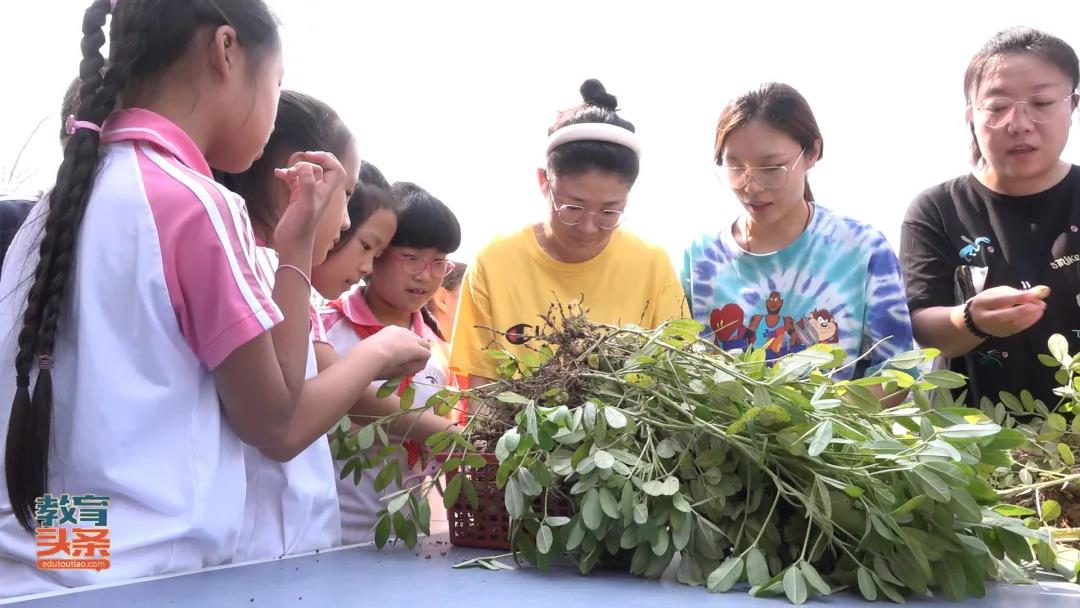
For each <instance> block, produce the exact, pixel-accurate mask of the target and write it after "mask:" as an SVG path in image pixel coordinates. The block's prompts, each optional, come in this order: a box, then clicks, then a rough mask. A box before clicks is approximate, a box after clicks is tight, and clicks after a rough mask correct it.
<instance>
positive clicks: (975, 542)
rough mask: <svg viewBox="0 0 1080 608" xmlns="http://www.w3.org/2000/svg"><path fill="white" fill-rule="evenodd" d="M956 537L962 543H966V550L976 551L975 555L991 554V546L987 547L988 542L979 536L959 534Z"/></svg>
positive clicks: (969, 551)
mask: <svg viewBox="0 0 1080 608" xmlns="http://www.w3.org/2000/svg"><path fill="white" fill-rule="evenodd" d="M956 539H957V540H958V541H960V544H961V545H964V550H965V551H967V552H968V553H974V554H975V555H990V547H987V546H986V543H984V542H983V541H982V539H981V538H979V537H978V536H968V535H967V534H957V535H956Z"/></svg>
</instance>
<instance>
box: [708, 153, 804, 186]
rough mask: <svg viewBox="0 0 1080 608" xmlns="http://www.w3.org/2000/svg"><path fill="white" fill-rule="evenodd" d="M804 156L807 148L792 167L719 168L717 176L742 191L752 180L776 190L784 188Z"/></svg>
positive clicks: (730, 166) (717, 168)
mask: <svg viewBox="0 0 1080 608" xmlns="http://www.w3.org/2000/svg"><path fill="white" fill-rule="evenodd" d="M803 154H806V148H803V149H802V151H800V152H799V155H798V156H797V157H795V161H794V162H792V163H791V167H790V168H789V167H786V166H784V165H775V166H772V167H736V166H732V165H729V166H718V167H716V176H717V177H718V178H719V177H721V176H723V179H725V180H727V182H728V183H729V184H730V185H731V187H732V188H734V189H736V190H740V189H742V188H745V187H746V186H748V185H749V184H750V179H753V180H754V181H755V182H757V185H759V186H761V187H762V188H765V189H767V190H775V189H777V188H783V187H784V184H787V180H788V175H789V174H790V173H791V171H792V170H794V169H795V165H797V164H799V161H800V160H802V157H803Z"/></svg>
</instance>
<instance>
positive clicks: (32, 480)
mask: <svg viewBox="0 0 1080 608" xmlns="http://www.w3.org/2000/svg"><path fill="white" fill-rule="evenodd" d="M110 13H112V19H111V23H110V25H109V28H110V29H109V36H108V41H109V43H110V44H109V47H110V48H109V60H108V62H106V60H105V57H104V56H103V55H102V53H101V48H102V46H104V44H105V42H106V35H105V25H106V22H107V21H109V15H110ZM222 25H229V26H232V27H233V28H234V29H235V30H236V32H237V40H238V42H240V43H241V44H243V45H245V47H246V48H247V49H248V52H252V53H256V54H257V55H256V56H265V54H266V52H267V51H268V50H270V49H277V48H278V47H279V45H280V40H279V38H278V31H277V20H276V18H275V17H274V16H273V15H272V14H271V12H270V10H269V9H268V8H267V7H266V5H265V4H264V3H263V1H262V0H185V1H184V2H176V1H175V0H120V1H119V2H118V3H116V7H115V11H114V9H113V2H111V1H110V0H94V2H93V3H92V4H91V5H90V7H89V8H87V9H86V12H85V14H84V16H83V23H82V33H83V38H82V42H81V44H80V46H81V48H82V56H83V58H82V62H81V63H80V64H79V82H80V84H79V89H78V99H79V103H78V109H77V110H76V112H75V118H76V119H78V120H80V121H86V122H90V123H93V124H96V125H101V124H102V123H103V122H104V121H105V119H106V118H107V117H108V116H109V114H110V113H111V112H112V111H113V109H114V108H115V107H116V106H117V102H118V99H119V98H120V96H121V93H122V92H124V91H125V90H127V89H130V88H133V87H136V86H138V85H140V84H143V83H147V82H150V81H152V80H153V79H154V78H155V77H158V76H160V75H161V74H162V73H163V72H164V71H165V70H166V69H167V68H169V67H170V66H172V65H173V64H174V63H175V62H176V61H177V60H179V59H180V58H181V57H182V56H183V55H184V53H186V52H187V50H188V48H189V43H190V42H191V40H192V38H193V37H194V36H195V34H196V32H197V31H199V30H200V29H202V28H206V27H220V26H222ZM260 54H261V55H260ZM100 143H101V135H100V133H99V132H97V131H95V130H92V129H78V130H76V131H75V132H74V133H73V134H71V135H70V137H69V138H68V141H67V143H66V144H65V145H64V160H63V162H62V163H61V165H60V168H59V170H58V171H57V174H56V184H55V186H54V187H53V189H52V192H51V194H50V195H49V200H48V205H49V207H48V210H47V211H46V216H45V222H44V234H43V236H42V239H41V243H40V246H39V247H38V254H39V259H38V262H37V266H36V267H35V269H34V272H33V277H32V282H31V286H30V289H29V292H28V295H27V301H26V310H25V312H24V313H23V318H22V327H21V329H20V331H19V334H18V346H17V351H16V355H15V374H16V389H15V398H14V401H13V402H12V408H11V415H10V418H9V420H8V430H7V441H6V448H5V450H6V451H5V454H4V457H5V475H6V479H7V486H8V498H9V500H10V501H11V506H12V510H13V511H14V513H15V517H16V518H17V519H18V521H19V523H20V524H21V525H22V526H23V527H24V528H25V529H27V530H28V531H32V530H33V528H34V517H33V512H34V511H33V509H34V502H35V499H36V498H37V497H39V496H41V495H43V494H44V493H45V492H46V489H47V487H48V471H49V448H50V439H51V434H52V416H53V395H52V372H51V367H52V355H53V348H54V345H55V341H56V331H57V325H58V324H59V321H60V317H61V314H62V312H63V310H64V304H65V301H66V296H67V288H68V286H69V281H70V280H71V275H72V273H73V271H74V269H75V253H76V251H77V244H78V237H79V227H80V225H81V224H82V219H83V215H84V214H85V212H86V206H87V202H88V201H89V198H90V193H91V190H92V189H93V186H94V178H95V174H96V172H97V170H98V162H99V160H100V155H101V152H100ZM35 368H36V369H37V379H36V382H34V383H33V391H32V392H31V382H30V380H31V376H32V372H33V371H35Z"/></svg>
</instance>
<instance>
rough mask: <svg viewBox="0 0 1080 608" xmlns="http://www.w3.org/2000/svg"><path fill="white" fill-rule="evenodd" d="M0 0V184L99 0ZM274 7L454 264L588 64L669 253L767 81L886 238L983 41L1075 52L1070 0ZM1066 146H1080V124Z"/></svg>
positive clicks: (725, 213) (291, 74) (958, 125)
mask: <svg viewBox="0 0 1080 608" xmlns="http://www.w3.org/2000/svg"><path fill="white" fill-rule="evenodd" d="M123 1H124V0H120V2H123ZM2 4H3V9H4V11H3V13H4V18H3V25H0V28H2V30H3V34H2V35H0V57H3V58H4V62H3V66H4V67H3V68H2V70H3V74H4V79H3V80H4V87H3V89H4V91H3V93H2V94H0V109H2V111H0V170H2V173H0V184H6V183H10V182H11V181H22V182H23V183H22V185H21V188H20V189H21V190H23V191H33V190H36V189H44V188H47V187H48V185H49V184H50V183H51V181H52V179H53V178H54V176H55V170H56V167H57V165H58V163H59V161H60V151H59V147H58V144H57V143H56V137H57V132H58V123H59V116H58V114H59V106H60V101H61V97H62V94H63V91H64V89H65V87H66V86H67V83H68V82H69V81H70V80H71V79H72V78H73V77H74V76H75V75H76V73H77V67H78V61H79V58H80V56H81V55H80V52H79V39H80V36H81V34H80V26H81V20H82V11H83V9H84V8H85V6H86V4H87V3H86V2H84V1H82V0H50V1H41V2H16V1H14V0H3V2H2ZM270 5H271V6H272V8H273V9H274V10H275V12H276V13H277V14H278V16H279V17H280V18H281V21H282V23H283V29H282V32H283V38H284V44H285V66H286V67H285V69H286V76H285V86H286V87H288V88H293V89H297V90H300V91H303V92H305V93H309V94H312V95H314V96H316V97H319V98H321V99H323V100H324V101H326V102H328V103H330V104H331V105H332V106H333V107H334V108H335V109H336V110H337V111H338V112H339V113H340V114H341V115H342V116H343V117H344V119H345V120H346V122H347V123H348V124H349V125H350V127H351V128H352V129H353V131H354V133H355V134H356V135H357V138H358V140H359V142H360V146H361V154H362V156H363V157H364V158H366V159H368V160H370V161H372V162H374V163H375V164H376V165H378V166H379V167H380V168H381V169H382V170H383V172H384V173H385V174H386V175H387V177H388V178H389V179H391V181H393V180H409V181H415V182H417V183H418V184H420V185H421V186H423V187H425V188H427V189H428V190H430V191H431V192H432V193H433V194H435V195H436V196H438V197H439V198H440V199H441V200H443V201H444V202H445V203H447V204H448V205H449V206H450V207H451V208H452V209H453V210H454V211H455V213H456V214H457V216H458V218H459V220H460V221H461V224H462V226H463V229H464V242H463V245H462V248H461V250H460V251H459V254H458V255H456V256H454V257H455V258H456V259H461V260H470V259H471V258H472V256H473V255H474V254H475V253H476V251H477V250H478V249H479V248H480V247H481V246H483V244H484V243H485V242H487V241H488V240H489V239H490V238H491V237H492V236H494V235H495V234H497V233H499V232H503V231H507V230H512V229H514V228H516V227H518V226H520V225H524V224H525V223H527V222H529V221H532V220H534V219H536V218H538V217H541V216H542V214H543V213H544V210H545V203H544V200H543V199H542V198H541V197H540V196H539V194H538V192H537V189H536V181H535V176H534V174H535V169H536V167H537V166H539V164H540V163H541V161H542V152H543V145H544V141H545V138H546V130H547V127H548V126H549V125H550V123H551V122H552V121H553V119H554V118H555V115H556V113H557V111H559V110H561V109H565V108H568V107H571V106H574V105H577V104H578V103H579V102H580V97H579V95H578V92H577V90H578V86H579V85H580V84H581V81H582V80H584V79H586V78H590V77H595V78H599V79H600V80H602V81H603V82H604V84H605V85H606V86H607V88H608V91H609V92H611V93H613V94H615V95H617V96H618V98H619V102H620V106H621V107H622V108H623V109H624V110H623V116H625V117H626V118H627V119H629V120H630V121H632V122H633V123H634V124H635V125H636V126H637V128H638V133H639V134H640V137H641V139H642V141H643V144H644V146H645V152H644V155H643V158H642V173H641V178H640V179H639V181H638V183H637V185H636V186H635V188H634V190H633V195H632V199H631V203H630V206H629V212H628V216H627V223H626V226H627V227H628V228H629V229H631V230H634V231H636V232H638V233H639V234H642V235H643V236H645V237H646V238H648V239H651V240H653V241H655V242H658V243H660V244H662V245H664V246H665V247H666V248H667V249H668V251H669V252H671V254H672V255H673V257H675V256H678V255H679V254H680V253H681V250H682V248H683V246H685V244H686V243H687V242H688V241H689V240H690V239H692V238H693V237H694V236H696V235H697V234H699V233H700V232H703V231H705V230H718V229H719V228H720V226H721V225H722V224H724V223H726V222H727V221H728V220H729V219H730V218H731V217H732V215H733V214H734V213H735V212H736V211H737V207H736V203H735V202H734V199H733V197H732V195H731V193H730V191H728V190H726V189H725V188H722V187H721V185H720V184H719V183H718V182H717V180H716V178H715V177H714V174H713V171H712V168H711V152H712V143H713V134H714V130H715V127H716V119H717V117H718V115H719V113H720V109H721V108H722V107H723V105H724V103H725V102H726V101H727V100H728V99H730V98H732V97H734V96H736V95H738V94H739V93H741V92H743V91H744V90H746V89H749V88H751V87H753V86H755V85H756V84H758V83H760V82H766V81H782V82H787V83H789V84H791V85H793V86H795V87H796V88H798V89H799V90H800V91H801V92H802V93H803V95H805V96H806V98H807V99H808V100H809V102H810V104H811V106H812V107H813V109H814V111H815V114H816V115H817V119H818V122H819V124H820V126H821V129H822V132H823V136H824V141H825V155H824V159H823V160H822V162H820V163H819V164H818V165H817V167H816V168H815V169H814V170H813V172H812V173H811V184H812V186H813V189H814V194H815V195H816V197H817V199H818V201H819V202H820V203H822V204H824V205H826V206H829V207H831V208H833V209H835V210H838V211H840V212H842V213H846V214H849V215H852V216H854V217H857V218H859V219H861V220H863V221H866V222H869V223H871V224H874V225H875V226H877V227H878V228H880V229H881V230H882V231H883V232H884V233H885V235H886V236H887V237H888V238H889V240H890V241H891V242H892V243H893V245H894V247H895V246H897V245H898V236H899V222H900V220H901V219H902V217H903V214H904V211H905V209H906V207H907V205H908V203H909V202H910V201H911V199H912V198H913V197H914V196H915V195H916V194H918V192H920V191H921V190H923V189H925V188H927V187H929V186H931V185H933V184H936V183H938V182H940V181H943V180H946V179H949V178H951V177H955V176H956V175H959V174H961V173H963V172H966V171H967V170H968V168H969V166H968V164H967V154H968V135H967V131H966V128H965V125H964V122H963V106H964V99H963V92H962V81H963V73H964V69H965V67H966V66H967V62H968V61H969V59H970V58H971V56H972V55H973V54H974V53H975V52H976V51H977V50H978V48H979V47H980V46H982V44H983V43H984V42H985V41H986V40H987V39H989V37H990V36H991V35H992V34H994V33H995V32H996V31H998V30H1000V29H1003V28H1005V27H1009V26H1012V25H1029V26H1032V27H1036V28H1040V29H1044V30H1046V31H1049V32H1050V33H1053V34H1055V35H1057V36H1059V37H1061V38H1063V39H1065V41H1066V42H1069V43H1070V44H1072V45H1073V46H1074V48H1077V49H1080V1H1078V0H1050V1H1035V2H1015V1H1014V2H1003V1H999V0H984V1H971V0H957V1H942V0H937V1H924V0H911V1H902V2H901V1H893V2H853V1H844V2H841V1H836V2H806V1H805V0H804V1H787V0H784V1H779V0H777V1H772V2H750V1H747V2H743V3H732V2H712V3H703V2H689V1H675V0H671V1H668V2H655V1H651V2H650V1H636V0H633V1H621V2H613V1H603V2H599V1H589V0H577V1H574V0H545V1H539V2H538V1H531V0H530V1H517V2H505V1H504V2H495V1H490V2H472V1H468V0H462V1H459V2H437V1H423V2H405V1H398V0H392V1H382V2H376V1H373V0H363V1H357V2H353V1H341V0H270ZM43 118H45V119H47V120H46V122H45V124H44V126H43V127H42V128H41V129H40V130H39V132H38V133H37V134H36V136H35V137H34V138H33V139H32V140H31V141H30V144H29V145H28V146H27V149H26V151H25V152H24V153H23V155H22V158H21V159H20V161H19V164H18V166H17V167H16V168H15V180H10V179H9V174H10V172H11V168H12V164H13V163H14V160H15V158H16V156H17V154H18V153H19V149H20V147H21V146H22V144H23V142H24V141H25V140H26V138H27V137H28V136H29V134H30V132H31V131H32V129H33V128H34V126H35V124H37V123H38V121H39V120H41V119H43ZM1076 124H1077V123H1076V122H1075V119H1074V125H1076ZM1065 158H1066V159H1067V160H1069V161H1071V162H1076V163H1080V133H1077V134H1074V135H1073V138H1072V141H1071V142H1070V143H1069V146H1068V148H1067V149H1066V153H1065Z"/></svg>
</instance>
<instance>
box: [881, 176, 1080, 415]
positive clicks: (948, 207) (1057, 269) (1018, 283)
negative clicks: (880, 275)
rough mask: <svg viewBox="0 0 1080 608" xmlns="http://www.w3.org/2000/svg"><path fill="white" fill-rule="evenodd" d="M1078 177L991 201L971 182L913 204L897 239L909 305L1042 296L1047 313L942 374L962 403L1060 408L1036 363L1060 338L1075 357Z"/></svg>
mask: <svg viewBox="0 0 1080 608" xmlns="http://www.w3.org/2000/svg"><path fill="white" fill-rule="evenodd" d="M1078 231H1080V167H1077V166H1073V167H1072V168H1071V170H1070V171H1069V173H1068V174H1067V175H1066V176H1065V178H1064V179H1063V180H1061V181H1060V182H1058V183H1057V184H1056V185H1055V186H1053V187H1052V188H1050V189H1048V190H1046V191H1044V192H1040V193H1038V194H1033V195H1031V196H1005V195H1002V194H998V193H996V192H993V191H992V190H990V189H989V188H987V187H986V186H984V185H983V184H982V183H980V182H979V181H978V180H977V179H976V178H975V177H974V176H973V175H966V176H963V177H960V178H957V179H953V180H950V181H948V182H945V183H943V184H940V185H938V186H935V187H933V188H930V189H929V190H927V191H925V192H923V193H922V194H920V195H919V196H918V197H917V198H916V199H915V201H914V202H913V203H912V204H911V207H910V208H909V209H908V213H907V217H906V218H905V219H904V225H903V228H902V232H901V243H900V261H901V265H902V268H903V271H904V281H905V283H906V287H907V295H908V305H909V307H910V308H911V310H912V311H913V312H914V311H916V310H919V309H922V308H930V307H936V306H953V305H956V304H959V303H962V302H963V301H965V300H966V299H967V298H969V297H971V295H973V294H974V293H978V292H981V291H983V290H985V289H989V288H991V287H997V286H1000V285H1007V286H1010V287H1014V288H1016V289H1028V288H1031V287H1034V286H1036V285H1046V286H1048V287H1050V289H1051V293H1050V297H1049V298H1047V300H1046V304H1047V306H1046V312H1045V313H1044V315H1043V317H1042V319H1040V320H1039V321H1038V322H1037V323H1036V324H1035V325H1034V326H1032V327H1030V328H1029V329H1027V330H1026V331H1023V332H1021V333H1019V334H1016V335H1014V336H1010V337H1008V338H991V339H989V340H986V341H985V342H983V343H982V344H980V345H979V346H977V347H976V349H975V350H974V351H972V352H971V353H970V354H969V355H968V356H967V357H963V358H956V359H952V360H951V361H950V368H951V369H953V370H954V371H957V372H959V373H962V374H964V375H965V376H968V378H969V379H970V386H969V403H971V404H972V405H978V400H979V398H980V397H982V396H986V397H989V398H991V399H993V400H995V401H996V400H998V394H999V392H1001V391H1007V392H1010V393H1014V394H1018V393H1019V392H1020V391H1021V390H1024V389H1027V390H1029V391H1031V393H1032V394H1033V395H1034V396H1035V398H1037V399H1041V400H1042V401H1043V402H1044V403H1045V404H1046V405H1048V406H1050V407H1053V406H1054V405H1055V404H1057V402H1058V401H1059V398H1058V397H1057V396H1055V395H1054V394H1053V389H1054V388H1055V387H1056V386H1058V385H1057V383H1056V382H1055V381H1054V371H1055V370H1054V369H1051V368H1049V367H1046V366H1044V365H1042V364H1041V363H1040V362H1039V361H1038V355H1039V354H1041V353H1046V352H1047V351H1048V349H1047V346H1046V342H1047V340H1048V339H1049V338H1050V336H1051V335H1052V334H1055V333H1058V334H1062V335H1063V336H1065V337H1066V338H1067V339H1068V341H1069V348H1070V352H1073V353H1075V352H1077V351H1078V350H1080V233H1078Z"/></svg>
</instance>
